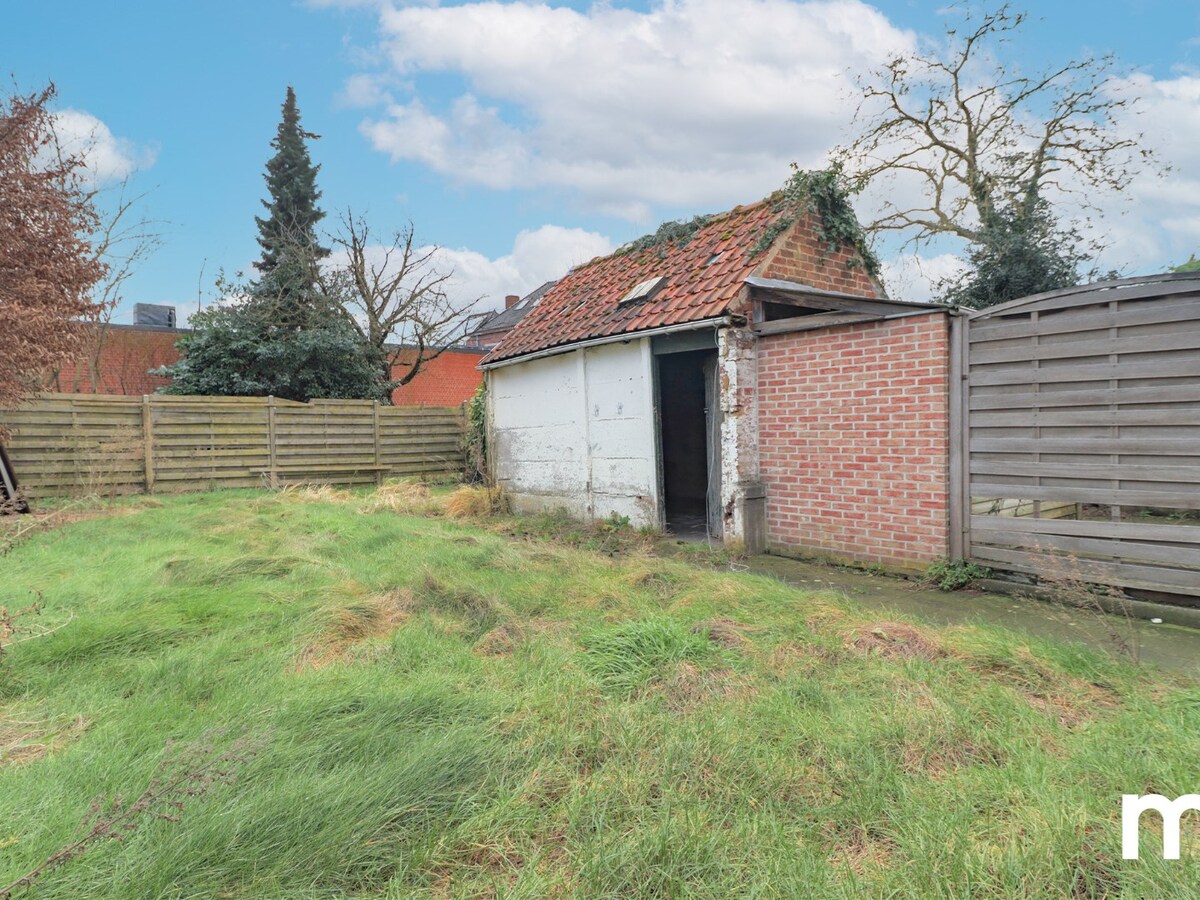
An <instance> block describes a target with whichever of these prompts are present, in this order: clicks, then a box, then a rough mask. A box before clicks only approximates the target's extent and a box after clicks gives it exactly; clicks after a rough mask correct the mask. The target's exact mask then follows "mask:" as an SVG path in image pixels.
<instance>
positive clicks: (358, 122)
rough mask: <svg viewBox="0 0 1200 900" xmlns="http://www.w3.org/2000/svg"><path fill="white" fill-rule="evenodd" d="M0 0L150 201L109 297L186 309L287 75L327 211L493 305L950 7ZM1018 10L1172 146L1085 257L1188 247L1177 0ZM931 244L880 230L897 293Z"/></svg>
mask: <svg viewBox="0 0 1200 900" xmlns="http://www.w3.org/2000/svg"><path fill="white" fill-rule="evenodd" d="M7 7H8V8H7V9H6V11H5V27H4V29H3V32H0V60H2V61H3V66H4V67H5V68H6V69H7V70H8V72H9V73H11V75H12V77H13V79H15V82H16V84H17V85H18V86H20V87H21V88H23V89H27V90H33V89H35V88H37V87H39V86H40V85H42V84H44V83H45V82H46V81H47V80H53V81H54V82H55V83H56V84H57V86H58V89H59V95H60V96H59V104H58V108H59V109H60V110H62V111H64V112H65V113H67V114H68V116H67V118H65V119H64V122H66V123H69V124H70V126H71V127H74V128H76V129H77V130H78V129H87V130H90V131H91V132H92V133H93V134H94V140H95V142H96V151H95V154H94V165H95V166H96V169H97V172H98V174H99V176H100V177H101V178H102V179H104V180H106V182H107V183H109V184H113V183H115V182H116V181H117V180H118V179H119V177H120V176H121V175H122V174H123V173H126V172H128V173H130V183H131V185H132V188H133V190H135V191H136V192H139V193H140V192H148V196H147V197H146V198H145V199H144V200H143V201H142V202H141V210H142V212H143V214H144V215H146V216H148V217H150V218H152V219H155V220H159V221H160V222H161V225H160V229H161V231H162V232H163V238H164V244H163V246H162V247H161V249H159V250H158V252H157V253H156V254H155V255H154V257H153V258H151V259H150V260H149V261H147V262H146V263H145V264H144V265H143V266H142V267H141V269H140V271H139V272H138V273H137V274H136V276H135V277H134V278H133V279H132V280H131V281H130V283H129V285H128V287H127V290H126V302H125V304H124V307H125V308H124V309H122V310H121V311H120V312H119V313H118V315H117V317H116V321H129V318H128V307H129V306H130V305H131V304H132V303H134V302H163V303H173V304H176V305H178V306H180V307H181V309H184V310H186V309H190V308H194V306H195V304H196V299H197V282H198V280H199V279H200V272H201V268H202V266H203V267H204V270H205V276H204V278H203V282H202V284H201V292H202V294H203V295H204V298H205V299H206V300H207V299H211V297H212V296H213V288H212V280H213V276H214V275H215V273H216V271H217V270H218V269H220V268H224V269H226V270H227V271H230V272H232V271H235V270H237V269H240V268H244V267H245V266H247V265H248V263H249V262H250V261H251V260H252V259H253V258H254V256H255V249H256V248H255V244H254V234H255V229H254V222H253V217H254V215H255V214H256V213H257V212H258V211H259V209H260V206H259V200H260V198H261V197H262V196H263V182H262V171H263V164H264V163H265V161H266V159H267V157H268V155H269V153H270V149H269V146H268V143H269V141H270V139H271V136H272V134H273V132H274V129H275V126H276V123H277V121H278V117H279V104H280V103H281V101H282V99H283V94H284V90H285V87H286V85H288V84H292V85H293V86H294V87H295V88H296V92H297V95H298V99H299V103H300V109H301V113H302V115H303V119H304V124H305V126H306V127H307V128H308V129H310V130H312V131H315V132H318V133H320V134H321V135H322V137H321V140H319V141H317V142H315V143H314V145H313V147H312V153H313V156H314V158H315V159H316V160H317V161H319V162H320V163H321V164H322V169H321V175H320V179H319V183H320V186H321V188H322V190H323V191H324V200H323V203H324V207H325V209H326V210H327V211H328V212H329V213H330V219H332V218H333V214H334V213H335V211H337V210H340V209H344V208H346V207H348V206H349V207H353V208H354V209H356V210H362V211H368V212H369V216H370V218H371V220H372V222H373V223H374V225H375V227H376V228H377V229H380V230H385V231H386V230H389V229H392V228H396V227H399V226H401V225H403V224H404V223H405V222H407V221H408V220H410V219H411V220H412V221H413V222H414V224H415V226H416V229H417V233H418V235H419V237H421V238H423V239H424V240H426V241H428V242H431V243H436V244H438V245H440V246H442V247H444V248H445V253H444V255H443V264H444V265H445V266H447V267H452V268H454V269H455V271H456V273H458V279H457V280H458V288H457V289H458V290H459V291H460V292H462V293H463V294H464V295H469V296H480V295H486V296H488V297H490V298H493V300H494V303H496V304H498V303H499V302H500V297H502V296H503V294H505V293H508V292H524V291H525V290H528V289H530V288H532V287H534V286H536V284H538V283H540V282H541V280H543V279H545V278H548V277H553V276H554V275H557V274H560V273H561V271H562V270H563V269H565V268H566V267H567V266H569V265H571V264H573V263H576V262H581V261H583V260H584V259H587V258H589V257H590V256H592V255H595V254H596V253H601V252H606V251H607V250H609V249H611V248H612V247H615V246H617V245H619V244H620V243H623V242H624V241H627V240H629V239H630V238H632V237H635V236H637V235H638V234H641V233H643V232H645V231H647V230H651V229H652V228H653V227H654V226H655V225H657V223H658V222H660V221H662V220H664V219H666V218H674V217H678V216H682V215H691V214H694V213H698V212H710V211H714V210H717V209H722V208H727V207H729V206H732V205H734V204H736V203H739V202H749V201H752V200H755V199H757V198H758V197H761V196H763V195H764V194H766V193H767V192H769V191H770V190H771V189H773V188H774V187H775V186H777V185H778V184H779V183H781V182H782V181H783V180H784V178H785V177H786V176H787V163H788V162H789V161H791V160H792V159H798V160H800V161H801V162H802V163H803V164H815V163H818V162H820V160H821V158H822V157H823V154H824V153H825V152H826V151H827V150H828V149H829V148H830V147H832V146H833V145H835V144H836V143H838V142H839V141H840V140H843V139H844V138H845V137H846V136H847V132H846V130H845V129H846V128H847V127H848V126H849V114H850V112H851V111H852V105H853V104H852V101H851V100H849V99H848V97H849V96H850V95H849V94H848V91H849V90H850V88H851V87H852V81H851V80H850V76H851V75H852V74H853V73H855V72H859V71H863V70H865V69H867V68H869V67H870V66H871V65H872V64H875V63H877V62H878V61H879V60H880V59H882V58H883V56H884V55H886V53H887V52H888V50H889V49H891V48H894V47H896V46H905V45H907V44H910V43H911V42H913V41H920V40H922V39H924V38H925V37H926V36H935V35H937V34H938V33H939V32H940V31H941V29H942V27H943V26H944V23H945V22H946V21H947V16H948V15H953V13H949V12H948V11H947V10H946V9H943V8H941V6H940V5H938V4H933V3H917V2H903V0H881V2H877V3H875V4H873V5H867V4H865V3H860V2H856V0H832V2H807V3H804V2H792V0H720V2H718V0H672V2H640V3H632V2H630V3H625V2H615V0H614V2H609V3H604V4H587V3H579V2H575V3H551V4H548V5H538V4H534V3H508V4H503V3H453V4H452V3H444V4H436V3H409V4H404V3H398V4H388V3H377V2H371V0H315V2H307V3H301V2H288V0H253V2H250V0H242V2H237V3H234V2H224V0H221V2H211V0H210V2H203V3H158V4H145V3H132V2H121V0H112V2H109V3H106V4H97V3H91V2H89V3H82V2H59V3H55V4H43V3H12V2H10V3H9V4H7ZM1036 14H1037V16H1039V17H1040V19H1037V20H1034V21H1032V22H1031V24H1030V25H1029V26H1028V27H1027V28H1026V29H1025V32H1024V35H1023V38H1022V40H1021V42H1020V44H1019V45H1015V46H1013V47H1011V48H1009V50H1008V51H1006V52H1007V53H1009V54H1010V56H1011V58H1012V59H1014V60H1016V61H1017V62H1018V63H1019V64H1020V65H1022V66H1027V67H1031V68H1033V67H1039V66H1042V65H1048V64H1050V63H1054V62H1061V61H1065V60H1066V59H1067V58H1068V57H1071V56H1078V55H1080V54H1083V53H1087V52H1109V51H1111V52H1115V53H1116V54H1117V55H1118V57H1119V58H1120V60H1121V62H1122V64H1123V65H1124V67H1125V69H1126V70H1127V71H1130V72H1135V73H1138V76H1139V78H1140V81H1139V82H1138V84H1139V86H1140V89H1141V90H1143V91H1144V93H1145V94H1146V96H1147V97H1148V100H1147V101H1146V102H1144V103H1143V114H1142V116H1141V118H1140V119H1139V120H1138V122H1137V125H1136V127H1138V128H1141V129H1143V130H1145V131H1147V132H1148V133H1149V134H1151V135H1152V142H1153V143H1154V144H1155V145H1156V146H1158V147H1159V148H1160V149H1161V150H1164V154H1163V155H1164V161H1165V162H1167V163H1169V164H1171V165H1173V167H1174V171H1173V172H1172V173H1171V175H1170V176H1169V178H1168V179H1166V180H1163V179H1157V180H1152V179H1150V178H1149V176H1147V177H1146V178H1144V179H1140V180H1138V181H1137V183H1136V184H1131V187H1130V190H1129V191H1127V192H1126V193H1127V195H1128V196H1127V197H1126V198H1124V199H1123V200H1122V201H1121V202H1116V201H1114V202H1112V203H1108V202H1107V201H1106V202H1103V203H1101V204H1100V205H1101V207H1102V209H1103V211H1104V215H1103V219H1102V222H1101V228H1102V231H1103V234H1104V235H1105V236H1106V237H1107V238H1108V239H1109V242H1110V243H1111V244H1112V247H1111V248H1110V250H1109V252H1108V255H1107V256H1106V257H1105V262H1106V263H1108V264H1110V265H1112V266H1116V267H1120V268H1122V269H1123V270H1124V271H1126V272H1127V273H1130V274H1133V273H1138V272H1146V271H1153V270H1156V269H1161V268H1162V267H1164V266H1165V265H1167V264H1169V263H1171V262H1176V261H1179V260H1181V259H1183V258H1186V257H1187V255H1188V253H1189V252H1191V250H1192V249H1195V250H1200V151H1198V150H1196V149H1195V148H1197V147H1200V5H1197V4H1195V3H1194V2H1166V0H1109V2H1098V3H1065V2H1061V3H1039V4H1037V9H1036ZM1131 127H1133V126H1131ZM946 249H952V248H946ZM885 255H886V254H885ZM947 260H948V256H946V255H945V254H942V256H941V257H938V256H937V255H936V254H933V255H931V256H930V257H929V258H928V259H926V263H927V266H926V268H925V269H922V270H921V271H922V272H924V274H923V275H922V274H918V273H916V271H915V270H914V269H913V267H912V265H910V263H911V262H912V260H911V259H908V258H904V257H896V256H894V255H893V257H891V258H890V262H891V268H890V271H891V272H892V285H891V287H892V290H893V293H901V294H906V295H911V296H920V295H921V294H922V292H923V291H925V290H927V288H925V287H923V284H924V280H923V279H926V278H928V277H929V275H930V273H931V272H932V273H933V274H934V275H936V274H937V273H938V272H939V271H942V270H943V268H944V266H945V265H946V264H947ZM939 265H940V266H942V267H943V268H939Z"/></svg>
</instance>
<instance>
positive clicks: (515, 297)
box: [504, 294, 521, 309]
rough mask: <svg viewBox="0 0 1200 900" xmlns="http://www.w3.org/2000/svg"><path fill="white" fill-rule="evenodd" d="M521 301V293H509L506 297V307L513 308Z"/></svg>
mask: <svg viewBox="0 0 1200 900" xmlns="http://www.w3.org/2000/svg"><path fill="white" fill-rule="evenodd" d="M520 301H521V295H520V294H509V295H508V296H507V297H505V298H504V308H505V309H512V308H513V306H515V305H516V304H517V303H519V302H520Z"/></svg>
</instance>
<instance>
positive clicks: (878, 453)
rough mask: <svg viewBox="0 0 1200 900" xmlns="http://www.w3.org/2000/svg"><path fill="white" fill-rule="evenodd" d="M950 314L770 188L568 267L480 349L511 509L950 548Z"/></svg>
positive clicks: (825, 545)
mask: <svg viewBox="0 0 1200 900" xmlns="http://www.w3.org/2000/svg"><path fill="white" fill-rule="evenodd" d="M949 319H950V314H949V313H948V312H947V311H946V310H945V309H943V308H940V307H935V306H931V305H925V304H911V303H900V302H896V301H893V300H889V299H888V298H887V297H886V296H884V295H883V292H882V291H881V289H880V288H879V286H878V284H877V282H876V281H875V280H874V279H873V278H872V277H871V276H870V275H869V274H868V272H867V271H866V267H865V266H864V264H863V261H862V260H861V259H859V258H858V256H857V255H856V254H855V252H854V251H853V250H852V249H851V248H849V247H842V248H840V249H837V250H835V251H834V252H830V251H829V248H828V246H827V244H826V242H825V241H824V240H823V239H822V238H821V237H820V234H819V229H818V227H817V225H816V223H814V221H813V220H812V218H811V217H810V216H807V215H797V214H796V213H795V211H794V210H793V211H790V212H789V210H788V208H787V207H786V206H785V205H784V204H782V203H781V202H780V198H779V197H778V196H777V195H776V196H773V197H769V198H767V199H766V200H764V201H761V202H759V203H756V204H753V205H751V206H745V207H738V208H736V209H734V210H732V211H730V212H728V213H724V214H722V215H718V216H714V217H710V218H707V219H704V220H700V221H697V222H694V223H691V225H690V226H689V227H677V228H674V229H663V230H660V232H659V233H658V234H657V235H655V236H651V237H648V238H646V239H643V240H640V241H636V242H634V243H633V244H631V245H629V246H627V247H625V248H622V249H621V250H618V251H617V252H616V253H614V254H612V255H611V256H608V257H604V258H600V259H596V260H593V261H592V262H590V263H588V264H586V265H583V266H580V267H578V268H577V269H575V270H574V271H573V272H572V273H571V274H569V275H568V276H566V277H565V278H564V279H562V280H561V281H560V282H559V283H558V284H556V285H555V286H554V287H553V288H551V289H550V290H549V291H548V292H547V293H546V295H545V297H543V299H542V301H541V302H540V303H539V304H538V306H537V307H536V308H534V309H533V310H531V311H530V312H529V314H528V315H527V316H526V317H525V318H524V319H523V320H522V321H521V323H520V324H519V325H518V326H517V327H516V328H514V329H513V331H512V332H511V333H510V334H509V335H508V336H507V337H506V339H505V340H504V341H503V342H502V343H501V344H500V345H499V346H497V347H496V348H495V349H494V350H493V351H492V352H491V353H490V354H489V355H488V356H487V357H485V358H484V360H483V363H482V366H483V368H484V369H485V371H486V373H487V382H488V385H489V432H490V437H491V440H490V452H491V455H492V459H491V462H492V470H493V472H494V474H495V476H496V478H497V480H498V482H499V483H500V485H502V486H503V487H504V488H505V489H506V491H507V492H508V494H509V496H510V497H511V498H512V500H513V502H514V504H515V505H516V507H517V508H518V509H521V510H532V509H546V508H559V507H561V508H565V509H567V510H568V511H569V512H571V513H573V514H575V515H577V516H580V517H583V518H588V519H602V518H606V517H608V516H610V515H613V514H615V515H617V516H623V517H628V518H629V520H630V521H631V523H633V524H635V525H639V526H651V527H666V528H668V529H670V530H672V531H676V532H693V533H695V532H697V531H699V532H702V533H707V534H708V535H709V536H711V537H714V538H721V539H723V540H725V541H729V542H744V543H745V544H746V546H747V547H748V549H751V550H759V549H771V550H774V551H777V552H784V553H798V554H812V553H817V554H822V555H830V556H835V557H841V558H846V559H853V560H857V561H864V562H877V563H881V564H885V565H888V566H893V567H901V568H913V567H919V566H923V565H925V564H926V563H928V562H929V561H932V560H934V559H938V558H943V557H946V556H948V555H949V551H950V546H949V541H950V527H949V524H950V523H949V509H950V505H949V502H948V499H949V482H948V474H949V440H948V437H949V402H948V398H949V364H948V357H949V353H948V348H949V330H950V329H949Z"/></svg>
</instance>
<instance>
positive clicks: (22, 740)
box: [0, 712, 91, 768]
mask: <svg viewBox="0 0 1200 900" xmlns="http://www.w3.org/2000/svg"><path fill="white" fill-rule="evenodd" d="M90 726H91V722H89V721H88V720H87V719H85V718H84V717H83V716H79V717H77V718H75V719H71V720H69V721H67V722H65V723H60V724H57V725H56V724H54V723H52V722H49V721H47V720H45V719H31V718H28V717H26V716H24V715H21V714H19V713H16V712H10V713H0V768H3V767H5V766H19V765H21V764H23V763H28V762H33V761H34V760H38V759H42V758H43V757H45V756H48V755H49V754H51V753H53V752H55V751H57V750H61V749H62V748H63V747H64V746H66V745H67V744H68V743H70V742H71V741H73V740H74V739H75V738H77V737H79V736H80V735H82V734H83V733H84V732H85V731H87V729H88V728H89V727H90Z"/></svg>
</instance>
